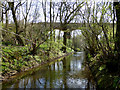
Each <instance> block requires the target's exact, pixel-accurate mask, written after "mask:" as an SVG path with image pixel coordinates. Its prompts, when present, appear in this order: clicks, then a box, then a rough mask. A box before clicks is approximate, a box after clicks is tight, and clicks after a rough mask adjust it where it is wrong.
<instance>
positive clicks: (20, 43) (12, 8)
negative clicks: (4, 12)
mask: <svg viewBox="0 0 120 90" xmlns="http://www.w3.org/2000/svg"><path fill="white" fill-rule="evenodd" d="M8 4H9V7H10V8H11V11H12V16H13V20H14V23H15V28H16V32H15V33H16V34H17V35H16V39H17V41H18V44H19V45H22V46H24V43H23V40H22V39H21V37H20V36H19V32H18V28H19V25H18V23H17V18H16V15H15V10H14V2H8Z"/></svg>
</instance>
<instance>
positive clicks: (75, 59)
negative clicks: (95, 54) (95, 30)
mask: <svg viewBox="0 0 120 90" xmlns="http://www.w3.org/2000/svg"><path fill="white" fill-rule="evenodd" d="M83 60H84V53H83V52H76V53H74V54H72V55H70V56H67V57H64V58H63V59H62V60H58V61H56V62H53V63H51V64H49V65H46V66H44V67H43V68H40V69H39V70H38V71H37V72H35V73H33V74H32V75H28V76H26V77H24V78H22V79H20V80H19V81H17V82H15V83H11V85H9V86H5V85H3V87H6V88H83V89H86V88H87V89H88V90H89V88H93V89H94V88H95V85H94V83H93V80H92V76H91V75H90V72H89V70H88V69H87V68H86V67H84V66H83V65H82V62H83ZM93 89H92V90H93Z"/></svg>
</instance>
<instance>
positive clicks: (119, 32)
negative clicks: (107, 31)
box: [115, 2, 120, 54]
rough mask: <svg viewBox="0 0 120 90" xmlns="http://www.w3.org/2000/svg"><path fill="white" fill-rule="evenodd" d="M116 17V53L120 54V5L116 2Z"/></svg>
mask: <svg viewBox="0 0 120 90" xmlns="http://www.w3.org/2000/svg"><path fill="white" fill-rule="evenodd" d="M115 5H117V6H116V17H117V25H116V41H115V51H117V52H118V53H119V54H120V4H119V2H116V4H115Z"/></svg>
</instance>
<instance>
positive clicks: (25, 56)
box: [2, 43, 72, 79]
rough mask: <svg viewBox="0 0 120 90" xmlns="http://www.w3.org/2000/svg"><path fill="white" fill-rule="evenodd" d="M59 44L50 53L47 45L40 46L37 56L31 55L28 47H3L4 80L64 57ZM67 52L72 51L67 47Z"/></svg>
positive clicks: (55, 44)
mask: <svg viewBox="0 0 120 90" xmlns="http://www.w3.org/2000/svg"><path fill="white" fill-rule="evenodd" d="M58 44H59V43H54V45H53V46H52V49H51V50H50V51H49V50H48V46H47V43H45V44H42V45H40V47H39V49H38V51H37V52H38V54H37V55H35V56H33V55H30V54H29V50H28V47H27V46H23V47H22V46H2V79H5V77H9V76H13V75H15V74H16V73H18V72H22V71H26V70H28V69H30V68H34V67H36V66H39V65H40V64H42V63H43V62H47V61H49V60H50V59H53V58H56V57H59V56H62V55H64V54H65V53H63V52H62V51H61V50H60V48H61V46H59V47H57V45H58ZM67 52H72V50H71V49H70V48H68V47H67Z"/></svg>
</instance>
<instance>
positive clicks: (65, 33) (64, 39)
mask: <svg viewBox="0 0 120 90" xmlns="http://www.w3.org/2000/svg"><path fill="white" fill-rule="evenodd" d="M63 44H64V45H65V46H64V47H63V53H66V45H67V32H64V35H63Z"/></svg>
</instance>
